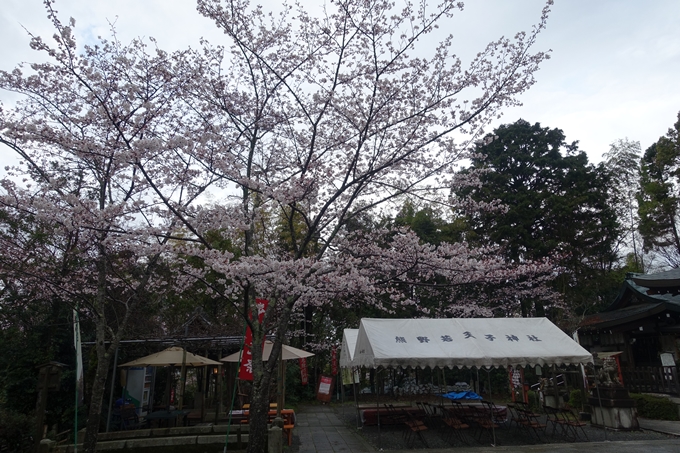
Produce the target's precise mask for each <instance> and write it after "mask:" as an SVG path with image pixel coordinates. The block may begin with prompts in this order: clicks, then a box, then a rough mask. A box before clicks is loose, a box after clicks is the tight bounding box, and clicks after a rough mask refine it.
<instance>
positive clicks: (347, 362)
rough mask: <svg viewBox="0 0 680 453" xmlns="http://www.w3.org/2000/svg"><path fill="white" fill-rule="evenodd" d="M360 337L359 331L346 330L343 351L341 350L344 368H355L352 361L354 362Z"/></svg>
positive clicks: (343, 338) (343, 333)
mask: <svg viewBox="0 0 680 453" xmlns="http://www.w3.org/2000/svg"><path fill="white" fill-rule="evenodd" d="M358 336H359V329H345V330H344V331H343V332H342V349H341V350H340V366H341V367H342V368H349V367H351V366H354V364H353V363H352V361H353V360H354V350H355V349H356V345H357V337H358Z"/></svg>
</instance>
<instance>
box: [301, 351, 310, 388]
mask: <svg viewBox="0 0 680 453" xmlns="http://www.w3.org/2000/svg"><path fill="white" fill-rule="evenodd" d="M300 381H301V382H302V385H307V384H308V383H309V378H308V376H307V359H305V358H304V357H303V358H301V359H300Z"/></svg>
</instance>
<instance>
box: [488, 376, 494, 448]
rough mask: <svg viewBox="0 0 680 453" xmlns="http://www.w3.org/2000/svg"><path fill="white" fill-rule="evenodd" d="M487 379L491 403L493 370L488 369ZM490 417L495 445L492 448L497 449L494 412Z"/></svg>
mask: <svg viewBox="0 0 680 453" xmlns="http://www.w3.org/2000/svg"><path fill="white" fill-rule="evenodd" d="M486 377H487V381H488V383H489V401H491V368H487V369H486ZM489 415H490V417H491V432H492V433H493V443H492V444H491V446H492V447H495V446H496V423H494V421H493V416H494V413H493V410H492V411H491V413H490V414H489Z"/></svg>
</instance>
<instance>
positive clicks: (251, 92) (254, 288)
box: [141, 0, 549, 452]
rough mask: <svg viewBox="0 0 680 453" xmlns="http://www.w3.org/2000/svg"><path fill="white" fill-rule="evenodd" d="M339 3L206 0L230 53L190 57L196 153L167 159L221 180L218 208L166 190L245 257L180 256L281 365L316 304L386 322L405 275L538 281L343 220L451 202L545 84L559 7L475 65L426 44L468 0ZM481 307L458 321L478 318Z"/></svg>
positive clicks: (460, 249)
mask: <svg viewBox="0 0 680 453" xmlns="http://www.w3.org/2000/svg"><path fill="white" fill-rule="evenodd" d="M328 8H329V9H328V10H325V11H324V13H323V15H322V16H321V17H312V16H310V14H309V13H308V11H307V10H306V9H305V8H304V7H303V6H301V5H296V6H295V7H288V6H285V7H284V10H283V12H281V13H280V14H268V13H266V12H265V11H264V10H263V9H262V8H261V7H253V6H252V5H251V4H250V3H249V2H248V1H246V0H225V1H219V0H199V2H198V10H199V12H200V13H201V14H203V15H204V16H206V17H209V18H211V19H213V20H214V22H215V23H216V25H217V26H218V27H219V28H220V29H221V30H222V31H223V32H224V34H225V37H226V39H227V42H225V43H224V45H223V46H213V45H210V44H209V43H204V47H203V49H202V51H201V52H196V53H194V54H193V55H192V56H191V57H190V58H188V60H187V62H186V67H185V74H186V75H187V80H189V81H190V82H189V83H188V84H187V86H186V87H185V89H186V90H187V95H186V97H185V99H187V100H189V102H190V104H191V108H192V109H193V114H191V115H190V116H186V117H184V118H183V123H182V124H183V131H184V134H185V135H186V137H187V144H186V145H185V146H184V147H183V149H181V150H180V149H179V148H178V149H177V152H176V153H174V154H173V155H172V159H167V160H166V165H167V172H166V174H172V172H173V169H174V168H183V167H182V165H183V164H185V163H187V162H190V163H191V164H192V169H193V170H194V172H193V173H192V175H191V176H192V178H193V179H192V181H196V182H195V184H197V185H202V184H204V181H206V180H208V179H211V178H212V179H213V180H216V184H214V185H213V188H214V189H215V192H213V193H214V194H215V196H216V197H219V201H216V202H214V204H213V205H212V206H209V205H207V204H205V205H202V206H201V207H200V209H199V208H195V209H190V210H187V211H186V212H182V211H180V210H179V209H176V208H175V207H174V205H173V202H172V201H171V196H170V194H169V193H167V192H163V190H162V189H160V188H156V189H157V195H158V197H159V198H161V199H163V200H167V202H166V205H167V206H168V207H169V208H170V209H171V210H173V212H175V213H176V215H177V216H178V218H180V219H181V220H182V222H183V224H184V226H185V228H186V229H187V230H189V231H190V232H191V234H193V235H196V237H197V238H200V237H201V235H202V234H203V232H204V231H207V230H219V231H222V232H223V234H224V235H225V236H227V237H230V238H232V240H233V243H234V244H235V245H236V246H237V248H238V253H236V254H226V253H221V252H220V253H218V252H216V251H214V250H210V249H209V248H207V247H205V245H204V244H205V241H200V240H199V241H198V242H196V246H195V247H189V248H190V249H193V250H187V251H186V253H189V254H195V255H200V256H202V257H203V259H204V260H205V262H206V263H207V264H208V265H209V266H210V267H211V268H212V269H219V271H220V272H223V273H224V275H225V278H224V281H223V283H224V284H225V289H224V292H223V295H224V297H225V299H228V298H232V300H234V299H235V300H238V301H240V302H239V311H240V312H241V315H242V317H243V318H244V320H245V322H246V323H248V324H249V326H250V327H251V329H252V331H253V341H254V344H259V342H260V341H262V339H263V336H264V335H265V334H272V335H274V338H275V342H274V348H273V351H272V354H273V357H278V354H279V351H280V347H281V343H282V342H283V341H284V339H285V337H286V334H287V332H288V329H289V322H290V320H291V319H292V318H291V317H292V316H293V314H294V313H296V312H299V311H300V310H302V309H303V308H305V307H309V306H317V307H318V306H322V305H323V304H325V303H327V302H328V301H330V300H332V299H334V298H344V299H345V300H356V299H357V298H361V299H364V300H367V301H369V302H370V303H374V304H382V305H383V306H384V309H385V310H388V311H390V309H391V308H390V306H389V304H412V303H415V301H413V300H412V299H411V298H410V297H409V295H408V294H405V293H404V292H399V291H396V290H393V289H390V288H389V287H390V283H392V282H397V281H400V280H401V281H403V280H404V279H405V278H406V276H407V275H408V276H409V277H410V278H413V279H416V278H428V277H432V276H434V275H435V274H441V275H442V276H444V277H446V278H448V279H449V281H450V282H451V285H455V284H460V283H461V282H465V283H466V284H469V283H472V282H483V281H488V282H492V281H501V280H502V279H506V280H507V279H510V278H513V277H518V276H520V275H524V276H526V275H527V274H529V273H530V270H529V268H532V270H533V271H538V270H539V268H540V271H541V272H542V271H545V268H543V267H542V266H543V264H540V265H539V264H534V263H526V265H525V266H518V267H515V268H510V267H507V265H505V266H500V262H498V261H497V260H496V259H493V258H492V257H491V256H490V255H493V252H492V251H491V250H486V251H484V250H471V249H469V247H467V246H466V245H465V244H456V245H440V246H439V247H431V246H422V245H420V244H419V243H418V241H417V238H416V237H415V236H414V235H412V234H410V233H406V232H399V233H396V234H394V233H391V235H388V236H387V238H385V237H382V238H381V237H377V236H373V237H372V239H371V240H370V241H367V242H364V241H357V240H353V237H352V236H351V235H349V234H348V232H347V230H346V228H345V226H346V225H347V224H348V223H349V222H351V221H352V220H353V219H355V218H357V217H359V216H361V215H363V214H365V213H367V212H376V211H379V210H381V209H390V208H391V206H392V205H391V203H392V202H395V201H397V200H400V199H401V198H402V197H403V196H405V195H407V194H408V195H409V196H412V197H418V198H422V199H428V200H432V201H439V202H444V203H446V201H447V200H446V198H445V197H446V195H447V193H448V190H449V188H450V186H451V184H452V177H451V175H452V173H453V170H454V169H455V166H456V165H457V164H458V163H460V161H461V160H462V159H464V158H465V157H467V153H466V150H467V149H468V148H469V145H470V143H471V142H472V141H474V140H476V139H477V138H478V137H480V136H481V135H480V134H482V133H483V131H482V128H483V126H484V125H485V124H487V123H488V121H489V120H490V119H492V118H495V117H497V116H498V115H499V114H500V112H501V110H502V109H503V108H504V107H507V106H512V105H517V104H518V103H519V101H518V98H517V96H518V95H519V94H520V93H522V92H523V91H525V90H526V89H528V88H529V87H530V86H531V85H532V84H533V83H534V81H535V80H534V73H535V71H536V70H537V69H538V67H539V64H540V63H541V62H542V61H543V60H545V59H546V58H547V54H545V53H543V52H535V53H533V52H532V49H531V48H532V46H533V45H534V43H535V40H536V38H537V35H538V33H539V32H540V31H541V30H542V29H543V28H544V27H545V23H546V20H547V14H548V8H549V5H548V6H546V7H545V8H544V10H543V12H542V14H541V16H540V19H539V21H538V23H537V25H536V26H535V28H534V29H533V30H532V32H530V33H523V32H520V33H518V34H517V35H516V36H515V37H514V38H513V39H507V38H501V39H499V40H497V41H495V42H492V43H490V44H489V45H488V46H487V47H486V48H485V49H483V50H481V51H480V52H479V53H478V54H477V56H476V57H475V58H473V59H472V61H470V62H468V63H467V64H464V63H463V62H462V61H461V60H460V59H459V58H457V57H456V56H455V55H454V54H453V53H452V46H453V38H452V37H451V36H449V37H445V38H444V39H443V40H442V41H441V42H439V43H438V44H436V45H434V46H432V45H431V44H430V45H428V44H426V42H427V39H428V38H429V36H430V35H431V34H432V33H433V32H434V31H435V29H436V28H437V26H438V24H440V23H444V22H445V21H446V20H447V19H450V18H451V17H452V16H453V15H455V14H458V13H459V12H460V10H462V4H461V3H458V2H454V1H444V2H442V3H440V4H438V5H429V4H426V3H425V2H423V3H419V4H418V5H417V6H415V5H412V4H410V3H405V4H404V5H400V6H399V7H397V6H396V5H395V4H394V3H392V2H389V1H383V0H371V1H365V2H364V1H362V2H358V1H354V0H338V1H334V2H332V3H331V4H329V5H328ZM416 55H417V57H416ZM141 168H143V165H142V166H141ZM145 174H148V172H147V173H145ZM184 174H185V173H183V174H182V175H184ZM147 182H148V183H149V184H150V185H152V186H154V181H153V179H152V178H148V179H147ZM154 187H155V186H154ZM218 188H219V189H221V191H218V190H217V189H218ZM281 217H283V218H284V221H283V222H280V223H279V224H278V225H279V226H280V225H281V223H283V225H284V226H285V228H286V235H285V236H286V237H287V239H288V243H287V244H286V247H282V246H281V244H280V243H278V242H276V241H272V240H271V238H272V236H274V234H273V232H274V230H275V227H274V226H273V225H272V224H273V222H272V219H273V218H275V219H278V218H281ZM383 236H384V235H383ZM199 244H200V247H199ZM370 245H374V247H370V248H369V246H370ZM375 247H378V249H375ZM369 251H370V253H368V254H367V252H369ZM418 260H422V262H421V261H418ZM425 261H428V262H430V264H425ZM407 263H408V264H407ZM520 267H521V269H520ZM186 272H187V277H188V278H191V279H194V278H200V275H199V274H197V273H194V272H193V270H192V269H191V268H189V267H187V268H186ZM379 275H384V276H385V277H384V278H383V277H379ZM378 293H379V294H381V295H382V294H385V293H388V294H389V298H388V299H387V301H385V299H384V298H382V297H376V294H378ZM256 297H258V298H266V299H268V300H269V304H270V305H269V309H268V310H267V313H266V315H265V317H264V321H263V323H262V324H259V323H258V322H257V319H254V320H252V321H251V320H250V317H249V316H248V313H249V312H251V311H253V312H254V310H255V307H254V301H255V298H256ZM475 307H476V305H475V304H472V305H465V308H463V309H462V311H464V312H465V313H467V314H469V315H472V314H474V313H476V309H475ZM259 354H260V351H259V348H257V347H256V348H254V349H253V362H254V384H253V396H252V405H251V416H250V421H251V429H253V430H254V431H253V432H256V433H259V432H262V430H264V429H265V423H266V410H267V402H268V401H266V398H267V394H268V392H267V390H266V389H267V388H268V385H269V381H270V379H271V377H272V374H273V373H274V371H275V369H276V368H275V367H276V364H275V361H273V360H270V361H269V362H268V363H266V364H263V363H262V361H261V360H260V357H259ZM263 449H264V438H263V436H259V435H257V436H254V437H253V438H251V444H250V445H249V450H248V451H250V452H255V451H262V450H263Z"/></svg>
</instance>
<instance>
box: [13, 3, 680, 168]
mask: <svg viewBox="0 0 680 453" xmlns="http://www.w3.org/2000/svg"><path fill="white" fill-rule="evenodd" d="M397 1H400V0H397ZM307 2H308V3H309V4H310V5H314V4H316V5H318V4H320V2H321V0H307ZM255 3H257V2H255ZM259 3H261V4H263V5H265V7H266V6H267V4H268V3H270V4H274V5H278V4H279V3H280V2H278V1H272V0H260V1H259ZM543 3H544V2H542V1H540V0H514V1H510V0H476V1H475V0H470V1H467V2H465V11H464V12H463V13H461V14H460V15H459V17H458V19H456V20H454V21H453V22H451V23H447V24H442V32H446V33H452V34H453V35H454V37H455V38H456V44H455V49H454V50H455V51H456V52H457V53H458V54H459V55H461V57H462V58H463V59H464V61H465V58H466V57H467V56H469V55H473V54H474V53H476V52H477V51H479V50H481V49H483V47H484V46H485V45H486V43H488V42H489V41H491V40H493V39H497V38H498V37H500V36H502V35H506V36H512V35H514V33H515V32H517V31H520V30H526V31H528V30H530V28H531V25H532V24H534V23H536V22H537V21H538V18H539V16H540V12H541V8H542V6H543ZM56 9H57V10H58V11H59V13H60V17H61V19H62V22H65V23H66V22H68V18H69V17H70V16H72V17H74V18H75V19H76V36H77V37H78V38H79V40H80V43H84V42H93V41H94V39H95V38H96V37H97V36H98V35H102V36H104V37H107V36H109V25H108V22H115V23H116V30H117V33H118V37H119V39H120V40H121V41H123V42H128V41H129V40H130V39H131V38H133V37H137V36H145V37H148V36H153V37H154V38H156V39H157V40H158V43H159V46H160V47H161V48H163V49H165V50H168V51H170V50H175V49H180V48H184V47H187V46H192V47H198V41H199V38H200V37H205V38H207V39H208V40H209V41H211V42H213V43H220V42H224V39H223V35H222V34H221V33H220V32H219V31H218V30H217V28H216V27H215V26H214V25H213V24H212V22H210V21H209V20H207V19H205V18H203V17H201V16H199V15H198V13H197V12H196V11H195V3H194V1H192V0H57V3H56ZM678 24H680V2H679V1H677V0H650V1H647V2H640V1H629V0H556V4H555V5H554V6H553V8H552V13H551V16H550V19H549V22H548V28H547V30H545V31H544V32H543V33H542V35H541V36H540V37H539V42H538V45H537V47H536V49H537V50H548V49H552V58H551V59H550V60H548V61H546V62H545V63H544V64H543V66H542V69H541V70H540V71H539V72H538V74H537V79H538V82H537V83H536V85H534V87H532V88H531V89H530V90H529V91H528V92H527V93H525V94H524V95H523V96H522V98H521V99H522V101H523V102H524V106H522V107H518V108H514V109H507V110H505V114H504V116H503V118H502V119H501V120H500V121H498V122H497V123H495V125H498V124H500V123H509V122H513V121H515V120H517V119H518V118H524V119H525V120H527V121H529V122H531V123H534V122H540V123H541V125H543V126H546V127H551V128H560V129H563V130H564V132H565V134H566V136H567V140H568V141H573V140H578V141H579V142H580V147H581V149H583V150H584V151H586V152H587V153H588V155H589V156H590V159H591V161H595V162H597V161H599V160H600V159H601V155H602V153H604V152H606V151H607V150H608V149H609V144H610V143H611V142H613V141H614V140H616V139H619V138H626V137H627V138H629V139H631V140H639V141H640V143H641V146H642V149H643V150H644V149H646V148H647V147H648V146H649V145H650V144H651V143H653V142H654V141H656V140H657V139H658V138H659V137H660V136H661V135H663V134H665V132H666V130H667V129H668V128H669V127H671V126H672V125H673V123H675V121H676V115H677V113H678V111H680V84H679V83H678V81H679V80H680V26H679V25H678ZM23 27H25V28H26V29H28V30H29V31H30V32H32V33H33V34H36V35H40V36H43V37H45V38H47V37H49V36H51V35H52V34H53V30H52V28H51V24H50V23H49V21H48V20H47V18H46V13H45V10H44V7H43V5H42V1H41V0H0V68H1V69H6V70H7V69H11V68H13V67H14V66H15V65H16V64H17V63H19V62H21V61H28V62H31V61H35V60H36V59H42V56H40V55H38V54H36V53H35V52H34V51H32V50H31V49H30V48H29V47H28V42H29V38H28V35H27V32H26V30H24V28H23ZM0 99H1V100H4V101H7V100H8V99H9V97H8V96H7V94H6V93H0ZM8 152H9V151H8V150H6V149H4V150H0V153H8ZM2 157H6V156H2ZM3 160H4V159H3Z"/></svg>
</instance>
